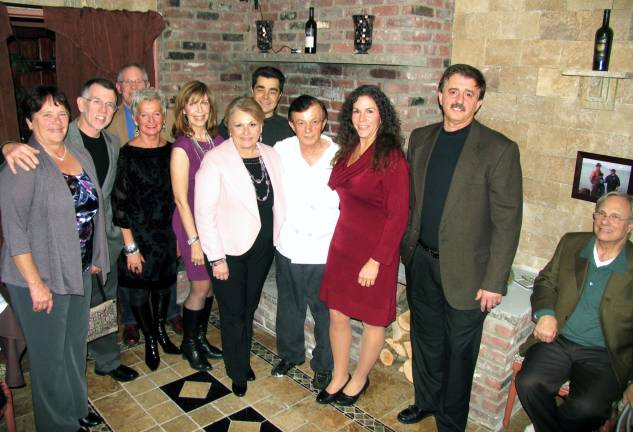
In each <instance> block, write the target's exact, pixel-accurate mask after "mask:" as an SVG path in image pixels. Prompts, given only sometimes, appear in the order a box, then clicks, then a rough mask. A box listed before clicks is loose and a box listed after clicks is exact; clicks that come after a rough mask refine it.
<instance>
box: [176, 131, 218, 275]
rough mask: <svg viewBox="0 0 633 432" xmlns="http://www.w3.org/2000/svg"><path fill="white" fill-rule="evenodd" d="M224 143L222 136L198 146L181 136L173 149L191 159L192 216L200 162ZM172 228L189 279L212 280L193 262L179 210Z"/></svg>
mask: <svg viewBox="0 0 633 432" xmlns="http://www.w3.org/2000/svg"><path fill="white" fill-rule="evenodd" d="M223 141H224V138H222V137H221V136H220V135H216V136H215V137H214V138H213V139H212V140H211V142H210V143H208V142H206V141H199V142H198V144H196V143H195V142H194V141H193V140H192V139H191V138H189V137H187V136H183V135H181V136H179V137H178V138H176V142H175V143H174V145H173V148H181V149H183V150H184V151H185V153H187V158H188V159H189V188H188V190H187V201H188V203H189V208H190V209H191V213H192V214H193V209H194V204H193V197H194V196H195V185H196V183H195V182H196V172H198V169H199V168H200V162H202V158H203V157H204V154H205V153H206V152H208V151H209V150H211V149H213V148H214V147H216V146H218V145H220V144H222V142H223ZM171 226H172V228H173V229H174V234H176V241H177V242H178V248H179V249H180V255H181V256H182V261H183V264H184V266H185V271H186V272H187V278H188V279H189V280H192V281H204V280H210V278H209V274H208V273H207V270H206V268H205V266H204V265H194V264H193V263H192V262H191V246H189V245H188V244H187V239H188V238H189V237H188V236H187V233H186V232H185V228H184V227H183V225H182V220H181V219H180V213H178V208H176V209H175V210H174V215H173V217H172V220H171Z"/></svg>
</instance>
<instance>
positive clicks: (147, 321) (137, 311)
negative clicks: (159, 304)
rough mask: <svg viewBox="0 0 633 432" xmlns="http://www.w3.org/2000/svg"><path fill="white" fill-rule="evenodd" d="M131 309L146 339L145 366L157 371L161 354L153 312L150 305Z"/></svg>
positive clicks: (131, 307) (146, 304)
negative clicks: (155, 332) (155, 331)
mask: <svg viewBox="0 0 633 432" xmlns="http://www.w3.org/2000/svg"><path fill="white" fill-rule="evenodd" d="M130 309H132V314H133V315H134V318H135V319H136V322H137V323H138V325H139V327H140V328H141V332H142V333H143V337H144V338H145V364H146V365H147V367H148V368H150V369H151V370H156V369H158V365H159V364H160V354H159V353H158V343H157V341H156V335H155V334H154V325H153V324H152V323H153V320H152V311H151V310H150V306H149V303H145V304H144V305H142V306H130Z"/></svg>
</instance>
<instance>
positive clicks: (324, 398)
mask: <svg viewBox="0 0 633 432" xmlns="http://www.w3.org/2000/svg"><path fill="white" fill-rule="evenodd" d="M351 379H352V376H351V375H348V376H347V381H345V384H343V386H342V387H341V388H340V389H338V391H337V392H335V393H328V391H327V390H326V389H323V390H321V391H320V392H319V394H318V395H317V397H316V401H317V403H320V404H322V405H327V404H329V403H332V402H334V400H335V399H336V398H337V397H338V395H339V393H341V392H342V391H343V389H344V388H345V386H346V385H347V383H349V381H350V380H351ZM326 387H327V386H326Z"/></svg>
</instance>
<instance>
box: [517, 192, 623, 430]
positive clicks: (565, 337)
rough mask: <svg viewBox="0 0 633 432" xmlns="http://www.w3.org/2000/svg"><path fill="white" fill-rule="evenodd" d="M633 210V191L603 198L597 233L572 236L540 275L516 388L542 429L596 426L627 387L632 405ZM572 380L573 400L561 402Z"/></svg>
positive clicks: (596, 217)
mask: <svg viewBox="0 0 633 432" xmlns="http://www.w3.org/2000/svg"><path fill="white" fill-rule="evenodd" d="M632 210H633V197H631V196H630V195H627V194H625V193H622V192H610V193H608V194H606V195H604V196H602V197H601V198H600V199H599V200H598V202H597V203H596V208H595V212H594V213H593V233H591V232H581V233H568V234H565V235H564V236H563V238H562V239H561V241H560V243H559V244H558V247H557V248H556V252H555V253H554V257H553V258H552V260H551V261H550V262H549V263H548V264H547V266H546V267H545V268H544V269H543V270H542V271H541V273H540V274H539V275H538V277H537V278H536V281H535V283H534V292H533V294H532V297H531V299H530V300H531V303H532V310H533V312H534V318H535V320H536V327H535V329H534V334H533V335H532V336H530V338H529V339H528V341H527V342H526V344H525V346H524V347H523V348H524V350H525V348H527V351H526V354H525V360H524V361H523V367H522V369H521V371H520V372H519V374H518V375H517V378H516V387H517V393H518V395H519V398H520V400H521V403H522V404H523V408H524V409H525V411H526V412H527V414H528V416H529V417H530V419H531V420H532V423H533V429H534V430H536V431H537V432H546V431H551V432H558V431H574V432H579V431H593V430H596V429H597V428H598V427H599V426H600V425H601V424H602V423H603V422H604V420H606V419H607V418H609V416H610V407H611V403H612V402H613V401H615V400H618V399H619V398H620V397H621V395H622V394H623V392H624V395H623V397H624V400H625V401H626V402H627V403H629V404H633V244H632V243H631V242H630V241H629V234H630V232H631V230H632V229H633V214H632ZM566 381H569V382H570V392H569V397H567V399H566V400H565V401H564V402H563V403H562V404H560V405H557V403H556V400H555V396H556V394H558V389H559V388H560V386H561V385H562V384H563V383H564V382H566ZM526 430H531V428H530V427H528V429H526Z"/></svg>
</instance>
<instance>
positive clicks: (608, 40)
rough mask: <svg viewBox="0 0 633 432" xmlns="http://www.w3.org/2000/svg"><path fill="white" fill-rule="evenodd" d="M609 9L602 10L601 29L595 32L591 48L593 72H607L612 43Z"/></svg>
mask: <svg viewBox="0 0 633 432" xmlns="http://www.w3.org/2000/svg"><path fill="white" fill-rule="evenodd" d="M610 16H611V9H605V10H604V16H603V18H602V27H600V28H599V29H598V30H597V31H596V41H595V44H594V47H593V67H592V69H593V70H595V71H607V70H609V58H610V57H611V44H612V43H613V30H611V28H610V27H609V17H610Z"/></svg>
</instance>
